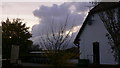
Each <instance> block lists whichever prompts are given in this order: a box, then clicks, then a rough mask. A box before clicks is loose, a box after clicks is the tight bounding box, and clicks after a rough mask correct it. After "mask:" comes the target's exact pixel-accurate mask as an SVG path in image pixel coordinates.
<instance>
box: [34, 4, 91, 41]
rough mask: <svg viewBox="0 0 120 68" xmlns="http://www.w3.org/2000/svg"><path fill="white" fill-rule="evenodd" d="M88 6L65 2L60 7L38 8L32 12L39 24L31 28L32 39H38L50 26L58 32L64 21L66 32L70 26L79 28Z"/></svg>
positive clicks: (55, 5)
mask: <svg viewBox="0 0 120 68" xmlns="http://www.w3.org/2000/svg"><path fill="white" fill-rule="evenodd" d="M88 5H90V4H89V3H87V2H66V3H63V4H61V5H57V4H53V5H52V6H50V7H49V6H44V5H42V6H40V7H39V8H38V9H36V10H34V11H33V14H34V16H36V17H38V18H39V19H40V21H39V24H36V25H34V26H33V27H32V38H33V39H35V38H36V37H39V36H40V35H41V33H42V34H46V33H48V31H50V29H51V26H53V27H54V29H55V31H57V30H59V27H60V26H61V25H62V24H65V22H66V19H67V27H66V31H67V30H69V29H70V27H71V26H72V25H74V27H78V26H80V25H81V24H82V23H83V20H84V18H85V16H86V14H87V12H88V7H86V6H88ZM75 31H77V29H76V30H75ZM75 31H74V32H75ZM49 33H51V32H49ZM36 41H37V40H36ZM36 41H35V42H36ZM38 41H39V40H38Z"/></svg>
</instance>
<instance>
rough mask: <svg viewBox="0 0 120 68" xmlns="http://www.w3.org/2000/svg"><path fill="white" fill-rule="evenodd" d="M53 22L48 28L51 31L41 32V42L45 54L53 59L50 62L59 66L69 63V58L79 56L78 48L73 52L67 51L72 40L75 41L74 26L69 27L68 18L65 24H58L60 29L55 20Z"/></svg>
mask: <svg viewBox="0 0 120 68" xmlns="http://www.w3.org/2000/svg"><path fill="white" fill-rule="evenodd" d="M51 23H52V25H51V26H50V28H49V29H48V30H50V31H51V32H48V31H47V34H41V35H40V40H39V44H40V46H41V47H43V48H44V50H45V53H46V54H45V55H46V57H47V58H48V59H49V60H50V61H51V62H50V63H51V64H53V65H54V66H55V67H56V68H57V67H59V66H61V65H63V66H64V65H66V64H68V60H70V59H72V58H73V57H76V56H78V49H76V50H73V51H72V52H70V51H66V49H67V48H68V47H69V45H70V42H72V41H73V40H72V39H73V26H71V27H70V28H69V29H67V23H68V18H67V19H66V21H65V24H62V25H59V26H57V28H58V30H56V29H57V28H55V26H56V25H54V21H52V22H51Z"/></svg>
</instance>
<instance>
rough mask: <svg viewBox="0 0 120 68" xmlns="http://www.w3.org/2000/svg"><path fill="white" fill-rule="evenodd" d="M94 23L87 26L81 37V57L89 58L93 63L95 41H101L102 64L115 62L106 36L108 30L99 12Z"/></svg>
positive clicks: (95, 15) (94, 18)
mask: <svg viewBox="0 0 120 68" xmlns="http://www.w3.org/2000/svg"><path fill="white" fill-rule="evenodd" d="M93 20H94V21H92V24H91V25H88V24H87V26H85V29H84V30H83V32H82V34H81V37H80V53H81V55H80V59H89V60H90V62H91V63H93V42H96V41H97V42H99V44H100V45H99V47H100V64H115V61H114V56H113V54H112V53H111V48H110V45H109V44H108V39H107V37H106V33H107V30H106V29H105V27H104V24H103V23H102V21H101V20H100V18H99V16H98V15H97V14H94V17H93Z"/></svg>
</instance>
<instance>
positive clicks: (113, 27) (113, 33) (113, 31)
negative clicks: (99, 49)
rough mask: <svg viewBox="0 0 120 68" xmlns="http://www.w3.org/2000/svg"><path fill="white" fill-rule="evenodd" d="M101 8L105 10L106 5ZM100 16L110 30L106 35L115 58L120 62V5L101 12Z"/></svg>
mask: <svg viewBox="0 0 120 68" xmlns="http://www.w3.org/2000/svg"><path fill="white" fill-rule="evenodd" d="M116 4H117V3H116ZM100 8H101V10H104V7H100ZM99 17H100V19H101V20H102V22H103V23H104V26H105V28H106V29H107V31H108V33H107V34H106V36H107V38H108V40H109V44H110V46H111V49H112V52H113V53H114V56H115V60H116V61H117V62H118V63H119V64H120V7H118V9H112V8H111V9H108V10H106V11H104V12H100V13H99Z"/></svg>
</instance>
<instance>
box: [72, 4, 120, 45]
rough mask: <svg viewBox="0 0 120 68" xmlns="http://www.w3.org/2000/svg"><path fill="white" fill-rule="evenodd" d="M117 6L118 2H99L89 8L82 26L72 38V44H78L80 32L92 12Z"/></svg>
mask: <svg viewBox="0 0 120 68" xmlns="http://www.w3.org/2000/svg"><path fill="white" fill-rule="evenodd" d="M119 6H120V2H101V3H99V4H98V5H97V6H95V7H94V8H93V9H91V10H90V11H89V13H88V16H87V17H86V19H85V21H84V23H83V24H82V27H81V29H80V30H79V32H78V34H77V36H76V38H75V40H74V44H75V45H79V41H80V39H79V38H80V36H81V34H82V32H83V31H84V28H85V26H86V25H87V23H88V22H87V21H88V19H89V17H90V16H91V15H92V14H95V13H99V12H102V11H105V10H109V9H113V8H116V7H119Z"/></svg>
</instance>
